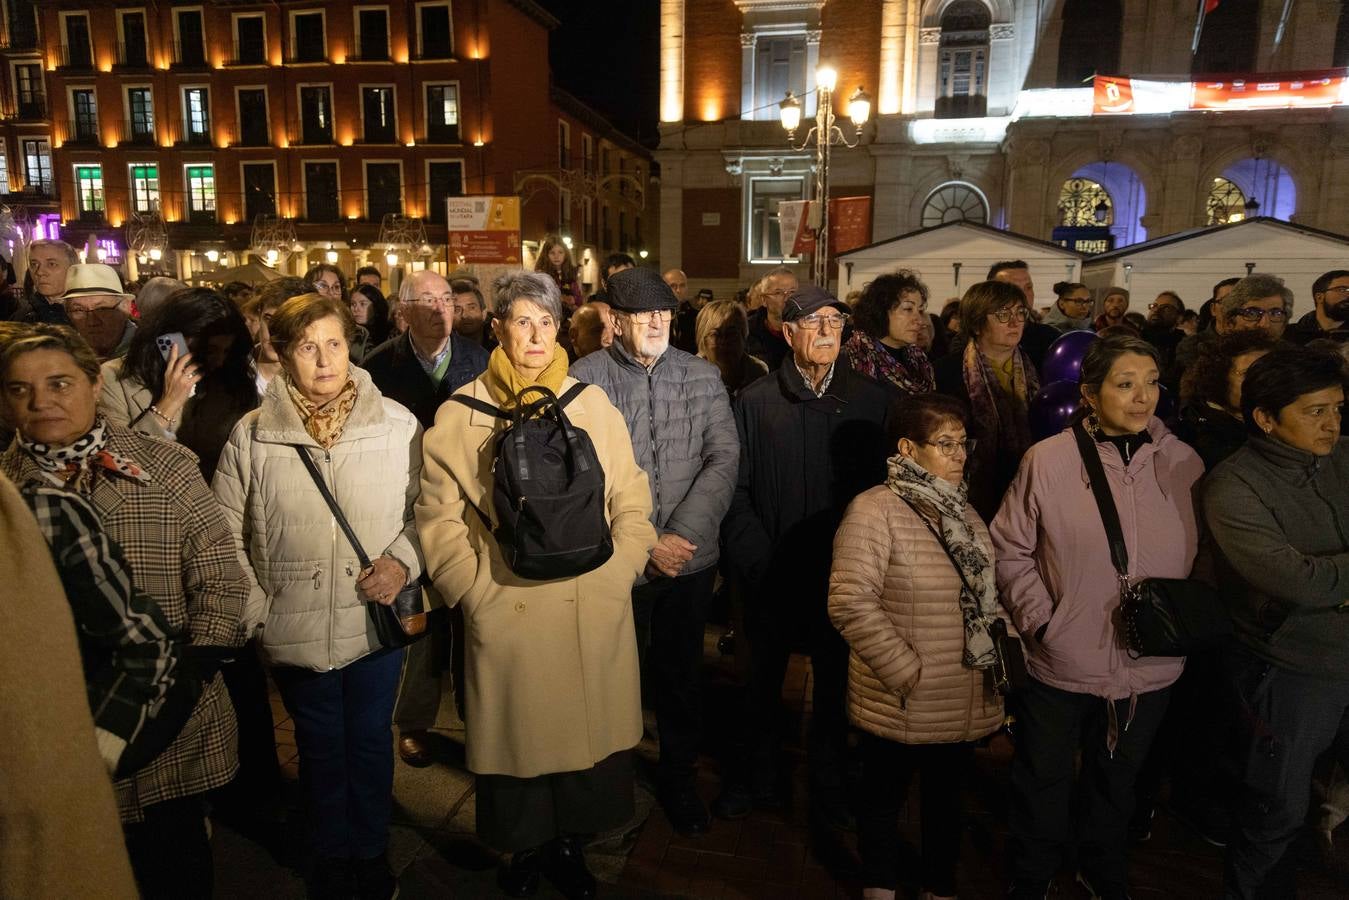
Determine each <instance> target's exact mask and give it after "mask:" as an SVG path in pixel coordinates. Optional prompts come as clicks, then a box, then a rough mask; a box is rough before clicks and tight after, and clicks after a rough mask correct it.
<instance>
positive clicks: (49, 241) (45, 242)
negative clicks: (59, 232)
mask: <svg viewBox="0 0 1349 900" xmlns="http://www.w3.org/2000/svg"><path fill="white" fill-rule="evenodd" d="M48 247H49V248H51V249H52V250H59V251H61V252H62V253H64V254H65V255H66V260H67V261H68V262H69V263H70V264H71V265H72V266H73V265H75V263H77V262H79V261H80V255H79V254H78V253H76V252H75V248H74V247H72V246H70V245H69V244H67V243H66V242H65V241H61V240H57V239H55V238H41V239H40V240H36V241H33V242H32V243H30V244H29V245H28V252H29V253H30V254H31V253H32V252H33V251H34V250H42V249H44V248H48Z"/></svg>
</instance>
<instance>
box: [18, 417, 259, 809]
mask: <svg viewBox="0 0 1349 900" xmlns="http://www.w3.org/2000/svg"><path fill="white" fill-rule="evenodd" d="M107 446H108V449H109V450H110V451H112V452H113V453H115V454H117V455H118V456H122V457H124V458H126V459H130V460H132V461H134V462H136V463H138V464H139V465H140V466H141V467H142V468H143V469H144V470H145V471H146V472H147V473H148V474H149V476H150V481H149V483H147V484H142V483H140V482H136V481H132V480H130V479H126V478H119V477H116V476H108V475H103V474H100V475H98V477H96V478H95V479H94V482H93V490H92V491H91V492H90V494H89V495H87V497H86V499H88V500H89V501H90V503H91V504H92V505H93V506H94V508H95V510H97V512H98V514H99V516H100V518H101V519H102V520H103V527H104V529H105V530H106V532H107V535H108V537H110V538H112V539H113V540H115V541H116V542H117V543H118V544H120V545H121V547H122V551H123V552H124V553H125V554H126V559H127V562H128V563H130V566H131V571H132V573H133V577H134V579H135V583H136V587H137V589H138V590H140V591H142V592H143V593H145V594H147V595H148V596H150V597H151V598H152V599H154V600H155V601H156V602H157V603H158V604H159V607H160V609H161V610H162V611H163V613H164V616H165V618H166V619H167V620H168V623H169V625H170V626H171V627H173V628H175V629H179V630H186V631H187V632H188V633H189V634H190V635H191V638H192V643H194V644H210V645H217V646H221V645H224V646H234V645H238V644H240V643H241V642H242V640H243V628H242V624H241V623H242V618H243V611H244V603H245V601H246V600H247V599H248V591H249V585H248V580H247V577H246V576H245V575H244V573H243V570H242V569H241V568H240V567H239V560H238V557H237V556H236V554H235V550H234V540H233V538H232V537H231V535H230V533H229V529H228V527H227V526H226V524H225V518H224V516H223V515H222V513H221V512H220V507H219V506H218V505H217V504H216V501H215V497H214V496H213V495H212V494H211V491H210V489H209V488H207V486H206V482H204V481H203V480H202V477H201V472H200V470H199V469H198V468H197V459H196V457H195V456H193V455H192V452H191V451H189V450H187V449H185V448H183V447H181V446H179V445H177V444H171V443H168V442H166V441H160V440H156V439H154V438H149V437H146V436H144V435H141V434H137V433H136V432H133V431H129V430H127V429H125V428H121V427H118V426H116V425H112V424H109V425H108V444H107ZM0 470H2V471H3V472H4V473H5V474H6V475H8V476H9V477H10V478H12V479H13V480H14V481H15V482H16V483H18V484H24V483H26V482H28V481H40V480H42V475H41V472H40V470H39V469H38V467H37V465H36V463H34V462H33V461H32V459H30V458H29V457H28V456H27V454H25V453H24V452H23V451H22V450H20V449H19V446H18V442H17V441H16V442H14V443H12V444H11V445H10V447H9V449H8V450H7V451H5V453H4V455H3V456H0ZM237 737H238V725H237V723H236V722H235V718H234V708H233V707H232V706H231V705H230V700H229V695H228V694H226V692H225V683H224V680H223V679H222V678H221V677H220V675H218V674H217V675H216V676H215V677H214V679H213V680H212V681H211V683H210V684H208V685H207V686H206V689H205V691H204V692H203V694H202V697H201V700H200V701H199V702H198V703H197V707H196V709H195V710H194V711H193V713H192V717H191V718H190V719H188V722H187V724H186V725H185V726H183V731H182V733H181V734H179V735H178V737H177V739H176V740H174V742H173V743H172V744H170V745H169V748H168V749H167V750H165V751H164V752H163V753H161V754H160V755H159V756H158V757H156V758H155V760H154V761H153V762H152V763H150V765H148V766H146V767H145V768H144V769H142V770H141V771H139V772H137V773H136V774H135V775H133V776H132V777H130V778H124V779H122V780H120V781H118V782H117V783H116V785H115V787H116V790H117V803H118V808H119V812H120V813H121V817H122V821H123V822H136V821H139V820H140V819H141V810H142V809H143V808H145V807H146V806H150V805H151V804H154V803H159V802H161V801H164V800H171V799H174V798H176V797H187V796H191V795H192V794H199V793H201V792H203V791H207V790H210V789H211V788H215V787H219V786H220V785H222V784H225V783H226V782H228V781H229V780H230V779H231V778H233V777H234V773H235V771H236V770H237V769H238V767H239V758H238V749H237Z"/></svg>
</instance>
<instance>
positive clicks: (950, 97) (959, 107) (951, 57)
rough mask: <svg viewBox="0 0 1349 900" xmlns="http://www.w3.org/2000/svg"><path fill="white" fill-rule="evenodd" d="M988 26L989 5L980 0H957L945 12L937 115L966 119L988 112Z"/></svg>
mask: <svg viewBox="0 0 1349 900" xmlns="http://www.w3.org/2000/svg"><path fill="white" fill-rule="evenodd" d="M988 26H989V14H988V7H987V6H985V5H984V4H983V3H980V2H979V0H956V2H955V3H952V4H951V5H950V6H948V7H947V8H946V11H945V12H944V13H942V17H941V42H940V47H939V55H938V63H937V67H938V79H939V83H938V86H937V87H938V90H937V104H936V110H935V112H934V115H935V116H936V117H937V118H939V119H963V118H970V117H976V116H982V115H984V114H985V113H986V112H987V110H988V97H987V93H988Z"/></svg>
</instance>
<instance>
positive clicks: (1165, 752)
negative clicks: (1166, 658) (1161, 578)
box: [1136, 650, 1238, 814]
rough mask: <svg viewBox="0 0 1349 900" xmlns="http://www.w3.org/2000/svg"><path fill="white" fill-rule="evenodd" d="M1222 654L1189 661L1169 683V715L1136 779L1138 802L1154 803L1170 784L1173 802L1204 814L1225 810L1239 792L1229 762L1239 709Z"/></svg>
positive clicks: (1205, 654)
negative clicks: (1234, 699)
mask: <svg viewBox="0 0 1349 900" xmlns="http://www.w3.org/2000/svg"><path fill="white" fill-rule="evenodd" d="M1230 695H1231V689H1230V687H1229V686H1228V681H1227V674H1226V671H1225V670H1224V664H1223V657H1222V653H1221V652H1220V651H1218V650H1208V651H1204V652H1201V653H1197V654H1192V655H1190V656H1187V657H1186V658H1185V670H1184V671H1183V672H1181V673H1180V679H1179V680H1178V681H1176V683H1175V684H1173V685H1171V690H1170V699H1169V701H1168V703H1167V708H1166V716H1165V717H1164V718H1163V720H1162V724H1161V727H1160V729H1159V730H1158V733H1157V738H1156V740H1155V741H1153V746H1152V751H1151V752H1150V753H1149V754H1148V760H1147V762H1146V763H1145V764H1144V765H1143V770H1142V771H1141V772H1139V775H1138V790H1137V791H1136V796H1137V798H1138V802H1139V803H1155V802H1156V801H1157V797H1158V795H1159V793H1160V791H1161V787H1162V783H1163V782H1164V781H1165V780H1167V779H1168V778H1169V779H1170V781H1171V804H1172V805H1173V806H1177V807H1180V808H1181V809H1184V810H1189V811H1195V812H1199V813H1201V814H1202V813H1205V812H1208V811H1210V810H1224V809H1226V808H1227V807H1228V806H1229V805H1230V802H1231V799H1232V798H1233V797H1234V796H1235V795H1236V793H1237V791H1238V785H1237V783H1236V779H1235V778H1233V777H1232V774H1233V773H1232V770H1231V767H1230V765H1229V764H1228V757H1229V756H1230V754H1229V752H1228V747H1229V746H1230V744H1231V739H1232V723H1233V722H1234V721H1235V720H1236V710H1235V709H1234V708H1233V705H1232V704H1231V703H1230V702H1228V699H1227V698H1229V697H1230Z"/></svg>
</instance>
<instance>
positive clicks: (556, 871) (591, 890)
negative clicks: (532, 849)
mask: <svg viewBox="0 0 1349 900" xmlns="http://www.w3.org/2000/svg"><path fill="white" fill-rule="evenodd" d="M543 874H544V875H546V876H547V877H548V880H549V881H551V882H552V883H553V887H555V888H557V889H558V890H559V891H560V892H561V893H562V896H564V897H566V898H567V900H592V898H593V897H594V896H595V891H596V885H595V876H594V875H592V874H590V869H589V868H588V867H587V866H586V855H585V841H584V840H582V839H581V838H579V837H576V836H574V835H573V836H569V837H561V838H558V839H557V840H555V841H553V843H552V844H551V845H550V846H549V849H548V851H547V852H545V854H544V860H543Z"/></svg>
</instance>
